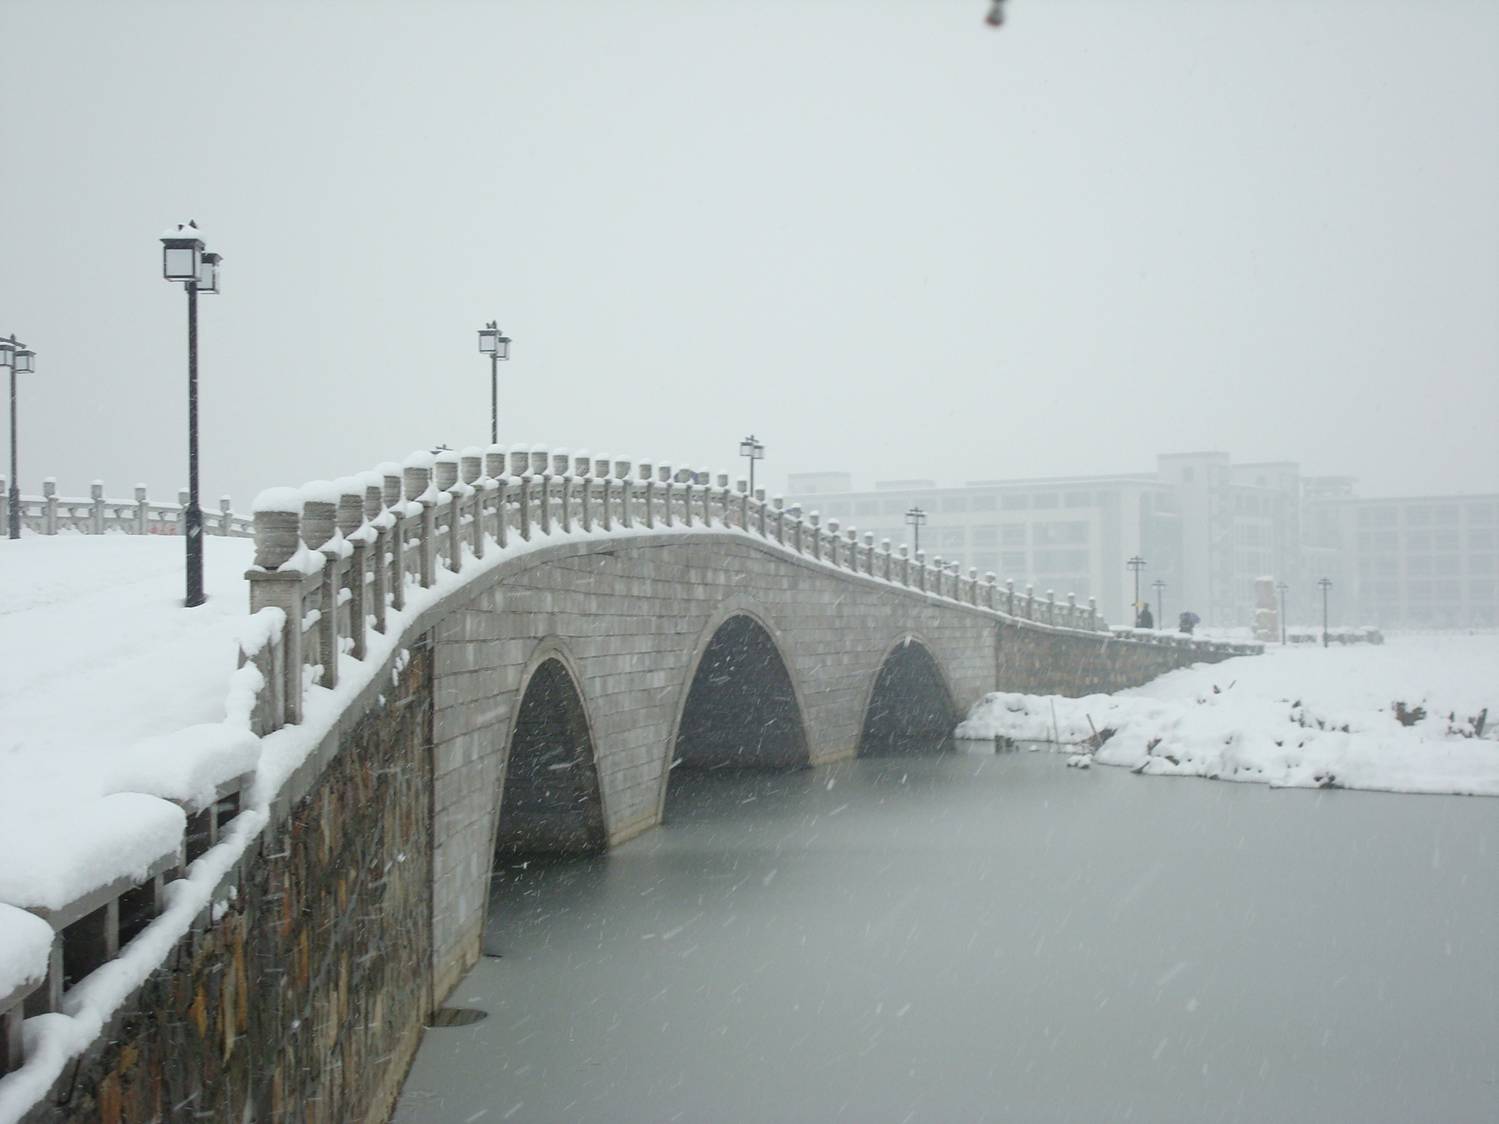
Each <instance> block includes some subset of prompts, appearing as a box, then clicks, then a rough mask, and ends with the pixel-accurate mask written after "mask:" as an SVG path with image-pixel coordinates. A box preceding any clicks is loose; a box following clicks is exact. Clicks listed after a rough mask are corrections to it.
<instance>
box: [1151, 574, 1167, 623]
mask: <svg viewBox="0 0 1499 1124" xmlns="http://www.w3.org/2000/svg"><path fill="white" fill-rule="evenodd" d="M1150 588H1151V589H1153V590H1155V626H1156V627H1157V628H1165V627H1166V607H1165V603H1164V602H1163V601H1162V600H1161V594H1162V593H1164V592H1165V591H1166V582H1165V581H1164V579H1162V578H1156V580H1155V581H1153V582H1151V583H1150Z"/></svg>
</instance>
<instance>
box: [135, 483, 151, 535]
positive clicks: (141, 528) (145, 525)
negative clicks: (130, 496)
mask: <svg viewBox="0 0 1499 1124" xmlns="http://www.w3.org/2000/svg"><path fill="white" fill-rule="evenodd" d="M135 533H136V534H137V535H149V534H150V533H151V501H149V500H148V499H146V486H145V485H144V484H137V485H136V486H135Z"/></svg>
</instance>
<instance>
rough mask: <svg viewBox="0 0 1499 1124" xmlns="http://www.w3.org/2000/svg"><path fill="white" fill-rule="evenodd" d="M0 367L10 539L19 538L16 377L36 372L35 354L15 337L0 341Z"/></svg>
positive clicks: (19, 487) (19, 485)
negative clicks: (4, 376) (6, 393)
mask: <svg viewBox="0 0 1499 1124" xmlns="http://www.w3.org/2000/svg"><path fill="white" fill-rule="evenodd" d="M0 367H4V368H5V369H6V370H8V371H9V372H10V503H9V504H8V505H7V508H8V510H9V512H10V515H9V519H8V520H7V522H9V524H10V537H11V538H13V539H18V538H20V537H21V483H20V480H19V479H18V478H17V476H16V376H17V375H29V374H31V372H33V371H35V370H36V352H34V351H31V350H29V349H28V348H27V347H26V346H25V345H24V344H22V343H20V342H19V341H18V340H17V339H16V337H15V336H11V337H10V339H8V340H0Z"/></svg>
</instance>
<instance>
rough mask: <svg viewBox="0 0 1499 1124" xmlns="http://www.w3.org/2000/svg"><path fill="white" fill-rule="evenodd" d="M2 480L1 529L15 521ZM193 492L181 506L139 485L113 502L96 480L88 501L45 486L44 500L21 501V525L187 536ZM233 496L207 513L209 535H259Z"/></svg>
mask: <svg viewBox="0 0 1499 1124" xmlns="http://www.w3.org/2000/svg"><path fill="white" fill-rule="evenodd" d="M6 485H7V481H6V479H5V477H3V476H0V528H3V527H5V526H6V525H7V524H8V521H9V518H10V491H9V489H8V488H7V486H6ZM187 499H188V493H187V491H186V490H185V489H184V490H182V491H179V492H178V493H177V502H176V503H170V502H164V501H158V500H150V499H147V498H146V486H145V485H144V484H137V485H136V486H135V498H134V499H129V500H123V499H108V498H106V497H105V495H104V484H103V482H102V481H99V480H95V481H94V482H93V483H92V484H91V485H90V486H89V495H88V496H87V497H79V496H72V497H69V496H59V495H58V494H57V481H56V480H55V479H53V478H52V477H50V476H49V477H47V479H45V480H43V481H42V494H41V495H40V496H21V497H20V505H19V506H20V511H21V526H23V527H25V528H26V529H28V530H30V531H34V532H35V533H36V534H39V535H56V534H59V533H62V532H72V533H75V534H82V535H106V534H116V535H177V534H181V533H182V532H181V527H182V513H183V512H184V511H186V510H187ZM231 508H232V504H231V503H230V500H229V497H228V496H221V497H219V510H218V511H205V512H204V513H203V531H204V533H205V534H209V535H226V536H229V537H231V538H241V539H246V538H249V537H251V536H252V535H253V534H254V533H255V526H254V522H253V521H252V520H251V519H250V517H249V516H248V515H236V514H235V513H234V512H233V510H231Z"/></svg>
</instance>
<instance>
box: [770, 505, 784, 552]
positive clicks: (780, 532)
mask: <svg viewBox="0 0 1499 1124" xmlns="http://www.w3.org/2000/svg"><path fill="white" fill-rule="evenodd" d="M771 502H772V503H773V504H774V505H775V513H776V542H778V543H780V544H781V545H782V546H784V545H785V544H786V500H785V497H783V496H777V497H776V498H775V499H774V500H772V501H771Z"/></svg>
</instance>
